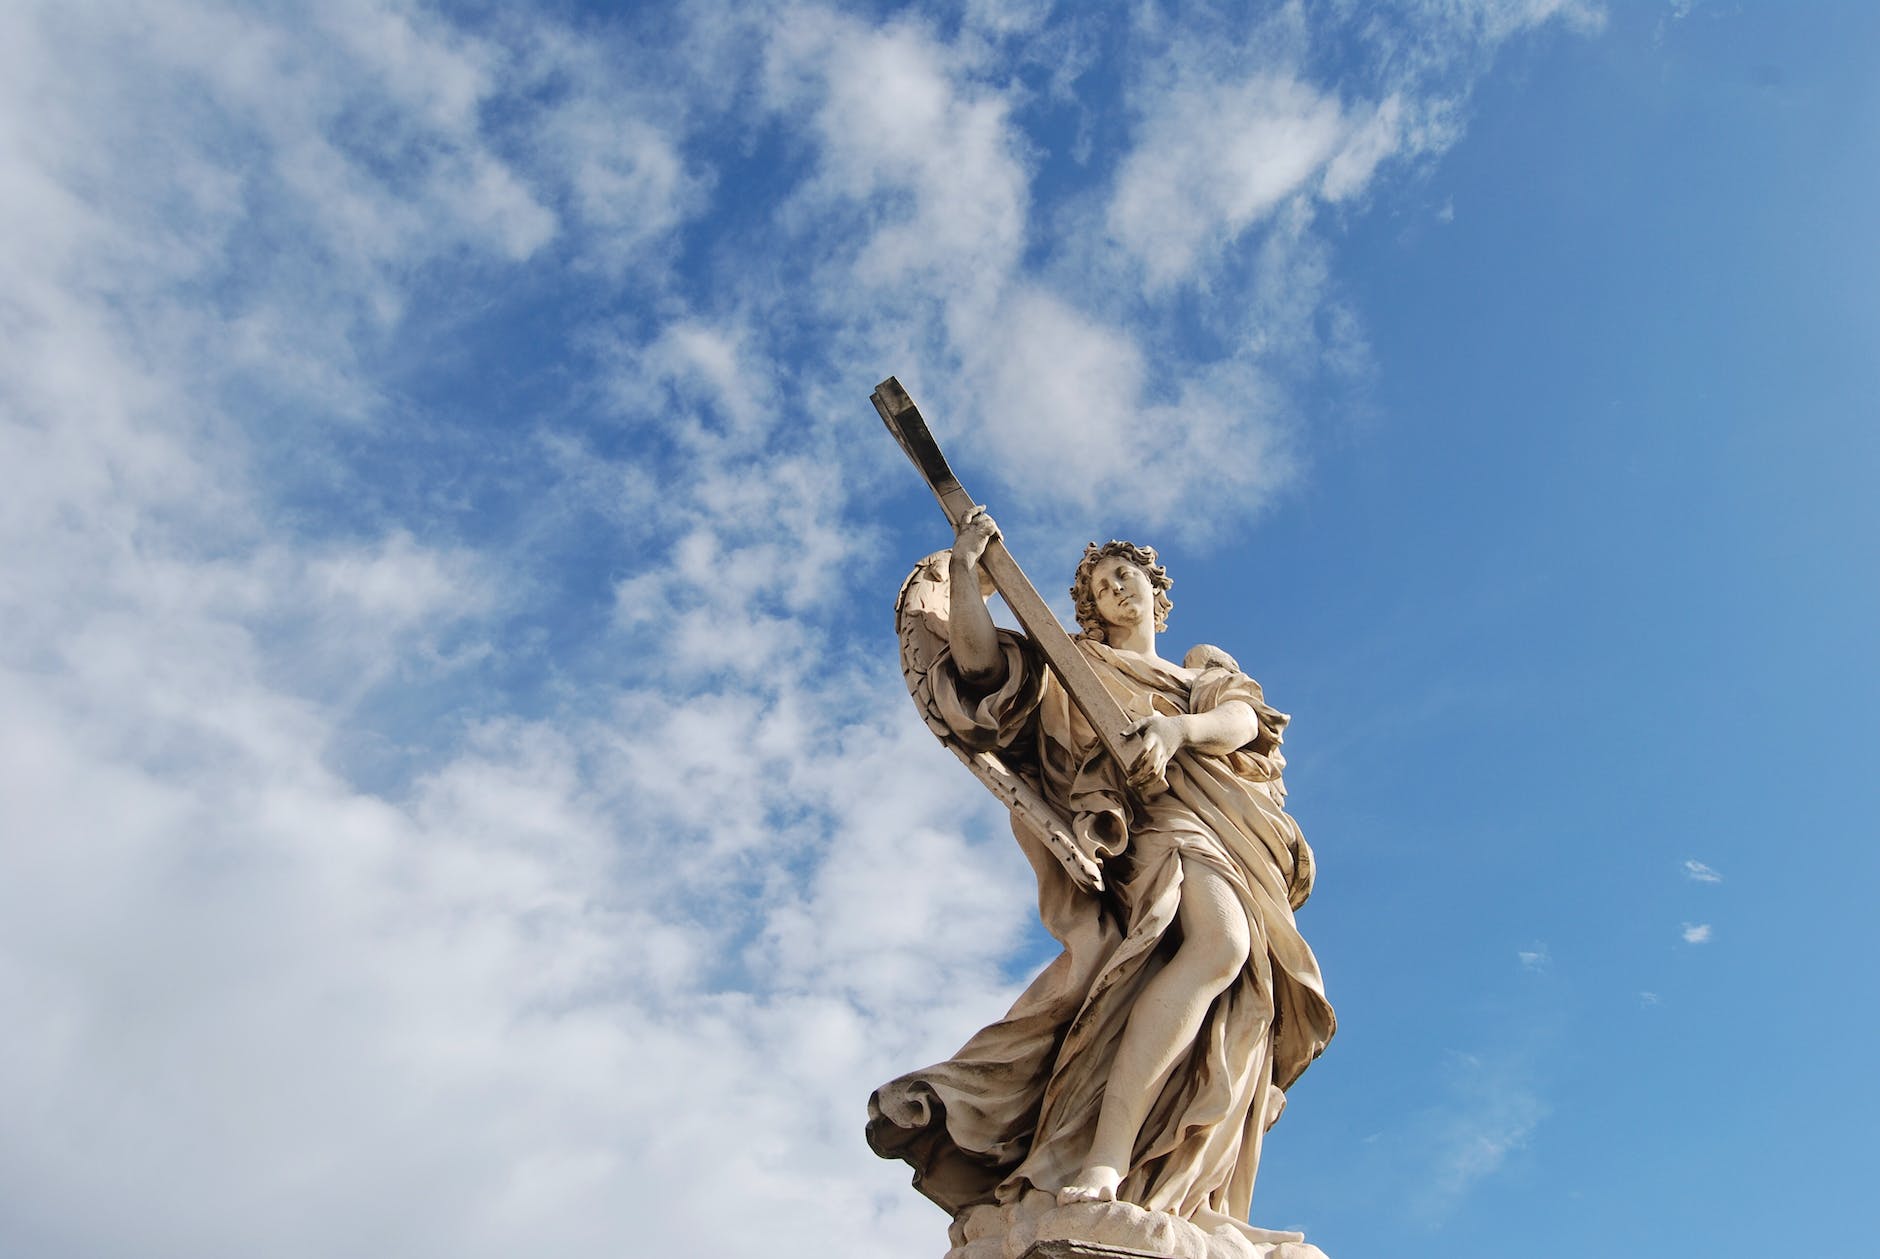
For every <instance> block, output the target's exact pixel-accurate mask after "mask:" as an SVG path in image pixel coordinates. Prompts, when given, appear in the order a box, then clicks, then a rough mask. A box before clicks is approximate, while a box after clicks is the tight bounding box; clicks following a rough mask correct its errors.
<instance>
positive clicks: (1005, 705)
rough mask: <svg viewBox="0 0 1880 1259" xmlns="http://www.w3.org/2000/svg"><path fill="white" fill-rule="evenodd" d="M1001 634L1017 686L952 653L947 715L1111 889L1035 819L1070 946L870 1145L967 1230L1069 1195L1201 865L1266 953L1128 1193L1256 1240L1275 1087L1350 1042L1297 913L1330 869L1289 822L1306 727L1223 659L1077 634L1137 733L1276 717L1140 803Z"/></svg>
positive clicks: (1030, 652) (946, 672)
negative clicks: (1289, 741) (1098, 862)
mask: <svg viewBox="0 0 1880 1259" xmlns="http://www.w3.org/2000/svg"><path fill="white" fill-rule="evenodd" d="M1000 637H1001V648H1002V650H1003V651H1004V653H1005V658H1006V663H1007V676H1006V680H1005V682H1004V684H1003V685H1002V686H1001V687H999V688H998V689H997V690H996V691H994V692H992V693H991V694H980V693H977V692H974V691H973V690H971V689H970V688H968V687H967V686H966V685H965V684H964V683H962V682H961V680H960V678H959V675H958V673H957V671H956V670H955V669H954V668H953V666H952V662H951V660H950V658H949V657H948V655H947V654H946V653H945V652H944V651H942V653H941V655H940V658H939V659H938V661H937V662H936V664H935V667H934V668H933V670H932V672H931V674H930V676H929V682H930V684H931V686H932V701H933V708H934V709H935V710H936V711H937V712H938V713H939V714H940V715H941V717H942V718H943V719H944V721H945V724H946V726H947V727H948V728H949V729H950V730H952V732H953V733H954V735H955V736H956V737H957V738H958V739H959V740H961V741H962V742H963V743H965V744H966V745H968V746H969V747H973V748H977V749H997V750H1000V751H1001V752H1002V754H1003V755H1004V756H1005V757H1006V759H1007V761H1008V763H1011V764H1012V765H1013V766H1014V768H1017V769H1019V770H1020V771H1021V772H1023V773H1024V774H1025V775H1026V776H1027V777H1028V778H1032V779H1033V781H1034V784H1035V785H1036V786H1037V787H1038V788H1039V789H1040V790H1041V791H1042V793H1043V795H1044V796H1045V798H1046V799H1047V800H1048V801H1049V802H1050V803H1051V804H1052V805H1053V806H1055V807H1056V808H1057V810H1058V811H1059V812H1060V813H1061V814H1062V816H1063V817H1064V819H1065V820H1066V821H1068V822H1069V823H1070V824H1071V826H1072V830H1073V833H1074V834H1075V835H1076V836H1077V837H1078V839H1079V841H1080V843H1081V844H1082V845H1084V846H1086V847H1087V849H1088V850H1089V851H1091V852H1092V853H1093V854H1094V855H1098V856H1100V857H1101V858H1102V859H1103V865H1104V879H1105V888H1104V890H1103V891H1102V892H1101V893H1096V894H1093V893H1090V892H1086V891H1082V890H1080V889H1079V888H1078V887H1077V886H1076V884H1075V883H1074V882H1073V881H1072V880H1071V878H1070V876H1069V875H1068V874H1066V872H1065V871H1064V869H1063V868H1062V867H1061V866H1060V865H1059V863H1058V861H1057V860H1056V858H1055V857H1054V856H1052V854H1051V853H1050V851H1049V849H1048V848H1047V847H1046V845H1045V843H1044V841H1043V839H1042V837H1041V836H1039V835H1037V834H1036V833H1034V832H1032V831H1031V830H1030V828H1028V827H1026V826H1024V825H1022V824H1021V823H1020V822H1019V821H1018V820H1017V818H1016V816H1015V819H1014V827H1013V829H1014V833H1015V834H1016V835H1017V837H1018V840H1019V843H1020V845H1021V846H1022V847H1023V848H1024V850H1025V852H1026V855H1027V856H1028V857H1029V858H1030V860H1031V863H1032V867H1033V869H1034V871H1035V872H1036V874H1037V876H1038V889H1039V912H1040V915H1041V917H1042V918H1043V920H1044V924H1045V926H1046V928H1047V929H1048V930H1049V931H1050V932H1051V933H1052V934H1053V935H1054V936H1055V937H1057V939H1058V941H1059V942H1060V943H1061V944H1062V945H1063V946H1064V948H1063V952H1062V953H1060V954H1059V956H1058V957H1057V958H1056V959H1055V960H1053V961H1052V962H1051V964H1050V965H1049V966H1047V967H1046V968H1045V969H1044V971H1043V972H1042V973H1041V974H1040V975H1039V976H1038V977H1037V978H1036V979H1035V980H1034V981H1033V982H1032V983H1031V985H1030V986H1029V987H1028V988H1027V989H1026V990H1025V992H1024V993H1023V995H1021V996H1020V997H1019V999H1018V1001H1017V1002H1016V1003H1015V1004H1014V1005H1013V1006H1012V1008H1011V1010H1010V1011H1009V1012H1008V1013H1007V1014H1006V1016H1005V1017H1004V1018H1003V1019H1001V1020H999V1021H998V1022H997V1023H994V1024H993V1025H992V1026H990V1027H988V1028H986V1029H985V1030H983V1031H981V1032H980V1033H978V1034H977V1035H975V1036H974V1037H972V1038H971V1039H970V1040H969V1041H967V1043H966V1044H965V1045H964V1046H963V1047H962V1048H961V1049H960V1050H959V1052H958V1053H956V1054H955V1055H954V1056H953V1057H952V1058H951V1059H949V1060H948V1061H946V1062H943V1063H939V1064H937V1065H935V1066H932V1067H928V1068H925V1069H923V1070H920V1071H915V1072H912V1073H910V1074H908V1075H905V1076H902V1077H901V1078H900V1079H897V1080H895V1081H893V1082H891V1083H889V1084H887V1085H884V1086H883V1087H882V1088H880V1089H878V1090H877V1091H876V1092H875V1094H874V1096H873V1097H871V1098H870V1099H869V1127H868V1137H869V1142H870V1144H871V1145H872V1146H873V1147H874V1149H875V1150H876V1152H877V1153H879V1154H881V1155H883V1156H884V1157H898V1158H903V1159H906V1160H907V1161H908V1162H909V1163H910V1164H912V1165H913V1167H914V1183H915V1185H916V1186H917V1187H918V1188H919V1189H920V1190H921V1192H923V1193H925V1194H926V1195H927V1196H928V1197H929V1198H931V1199H933V1200H934V1201H935V1202H937V1203H939V1204H940V1205H941V1206H943V1207H945V1208H946V1209H947V1210H949V1211H951V1212H954V1213H956V1214H957V1213H958V1212H959V1211H961V1210H963V1209H964V1208H965V1207H968V1206H971V1205H973V1204H975V1203H980V1202H994V1201H998V1202H1009V1201H1012V1200H1015V1199H1016V1198H1017V1197H1019V1196H1020V1195H1022V1194H1023V1193H1024V1192H1025V1191H1026V1190H1027V1189H1033V1188H1035V1189H1040V1190H1044V1191H1047V1192H1052V1193H1055V1192H1056V1191H1057V1190H1058V1189H1059V1188H1061V1187H1063V1186H1064V1185H1065V1184H1067V1183H1069V1182H1070V1181H1071V1180H1072V1178H1073V1177H1074V1176H1075V1175H1076V1173H1077V1172H1078V1171H1079V1170H1080V1168H1081V1167H1082V1164H1083V1162H1084V1160H1085V1159H1086V1158H1087V1157H1088V1156H1089V1153H1090V1146H1091V1141H1092V1138H1093V1137H1094V1135H1095V1130H1096V1123H1097V1114H1098V1111H1099V1109H1100V1107H1101V1105H1102V1101H1103V1090H1104V1087H1105V1084H1106V1082H1107V1080H1108V1077H1109V1074H1110V1067H1111V1064H1112V1062H1113V1061H1114V1059H1115V1055H1116V1050H1117V1046H1118V1043H1119V1042H1120V1040H1121V1037H1122V1033H1123V1029H1124V1027H1125V1025H1126V1024H1127V1021H1128V1018H1129V1014H1130V1011H1131V1009H1132V1007H1133V1005H1134V1003H1135V999H1136V997H1137V995H1138V994H1139V993H1140V992H1141V991H1142V989H1143V987H1144V985H1145V984H1147V982H1148V981H1149V980H1150V979H1151V978H1152V977H1153V976H1154V975H1155V974H1156V973H1157V972H1159V971H1160V969H1161V968H1162V966H1163V965H1165V964H1166V962H1167V960H1168V959H1169V957H1171V956H1172V955H1173V953H1174V950H1175V948H1176V947H1177V946H1178V945H1179V941H1180V934H1181V932H1180V927H1179V926H1178V924H1177V918H1176V911H1177V907H1178V905H1179V903H1180V896H1181V883H1182V863H1183V861H1184V860H1187V861H1199V862H1203V863H1205V864H1206V865H1207V866H1208V867H1210V868H1211V869H1213V870H1215V871H1217V872H1218V873H1219V874H1220V875H1221V876H1222V877H1224V878H1225V879H1226V881H1227V882H1228V884H1229V885H1230V886H1231V887H1232V888H1233V890H1234V894H1235V896H1236V897H1237V899H1238V900H1239V902H1240V905H1241V907H1242V908H1243V910H1244V911H1245V912H1246V915H1247V926H1248V929H1249V935H1250V937H1251V940H1252V947H1251V949H1250V951H1249V957H1248V960H1247V963H1246V965H1245V966H1244V967H1243V968H1242V970H1241V973H1240V975H1239V976H1238V977H1237V978H1236V979H1235V980H1234V981H1233V982H1232V983H1231V984H1230V985H1229V986H1228V988H1227V989H1226V990H1225V991H1224V992H1223V993H1222V994H1221V995H1220V996H1219V997H1217V998H1216V999H1215V1001H1214V1003H1213V1005H1212V1007H1211V1008H1210V1009H1209V1011H1208V1013H1207V1015H1206V1017H1205V1019H1204V1021H1203V1023H1202V1026H1201V1030H1200V1032H1199V1034H1198V1035H1197V1036H1196V1038H1195V1041H1194V1044H1193V1046H1192V1047H1191V1048H1190V1049H1189V1050H1188V1051H1187V1052H1186V1053H1185V1054H1184V1055H1183V1056H1181V1057H1180V1058H1179V1059H1178V1060H1177V1062H1176V1065H1175V1068H1174V1070H1173V1072H1172V1073H1171V1074H1170V1076H1169V1078H1168V1080H1167V1081H1166V1082H1165V1083H1164V1084H1163V1086H1162V1087H1161V1089H1160V1091H1159V1093H1158V1095H1157V1096H1156V1098H1155V1100H1154V1102H1153V1104H1152V1105H1151V1106H1150V1108H1149V1111H1148V1116H1147V1118H1146V1120H1145V1121H1144V1123H1143V1127H1142V1131H1141V1134H1140V1135H1139V1137H1138V1138H1137V1141H1136V1146H1135V1150H1134V1153H1133V1156H1132V1158H1131V1159H1130V1165H1129V1168H1128V1169H1127V1173H1126V1175H1125V1177H1124V1180H1123V1183H1122V1185H1121V1187H1120V1189H1119V1191H1118V1195H1117V1196H1118V1197H1119V1198H1121V1199H1122V1200H1123V1201H1126V1202H1132V1203H1135V1204H1136V1205H1138V1206H1141V1207H1144V1208H1147V1209H1150V1210H1160V1211H1167V1212H1170V1213H1171V1214H1174V1215H1176V1216H1179V1217H1181V1218H1183V1219H1188V1220H1192V1221H1194V1222H1196V1223H1197V1224H1201V1225H1203V1226H1204V1227H1209V1228H1212V1227H1216V1226H1218V1225H1219V1224H1221V1223H1223V1222H1231V1223H1233V1224H1236V1225H1241V1226H1244V1224H1245V1221H1246V1218H1247V1212H1248V1208H1249V1204H1250V1202H1251V1199H1252V1195H1253V1181H1254V1173H1255V1171H1256V1170H1257V1168H1258V1164H1259V1157H1260V1143H1261V1138H1262V1135H1263V1133H1264V1132H1265V1129H1266V1127H1267V1126H1268V1122H1269V1120H1268V1116H1270V1115H1273V1114H1275V1113H1276V1112H1277V1108H1278V1104H1279V1101H1280V1099H1277V1098H1272V1097H1271V1096H1270V1092H1271V1090H1273V1089H1280V1090H1283V1089H1285V1088H1287V1087H1289V1086H1290V1085H1291V1084H1292V1082H1293V1081H1294V1080H1295V1079H1297V1078H1298V1076H1299V1074H1300V1073H1301V1072H1302V1071H1304V1070H1305V1068H1306V1066H1307V1064H1308V1063H1310V1062H1311V1061H1312V1059H1314V1058H1315V1057H1317V1056H1318V1055H1319V1053H1320V1052H1321V1051H1322V1050H1323V1049H1324V1048H1325V1045H1326V1042H1327V1041H1328V1040H1329V1039H1330V1038H1331V1035H1332V1031H1333V1028H1334V1026H1335V1021H1334V1018H1333V1015H1332V1008H1331V1005H1330V1004H1329V1003H1328V1002H1327V1000H1326V998H1325V993H1324V986H1323V982H1322V980H1321V978H1320V975H1319V968H1318V963H1317V961H1316V959H1314V957H1313V955H1312V951H1311V949H1310V948H1309V947H1307V945H1306V942H1305V940H1304V939H1303V938H1302V937H1301V936H1300V934H1299V930H1298V928H1297V926H1296V924H1295V922H1294V917H1293V911H1294V910H1295V909H1297V908H1298V906H1299V905H1300V904H1302V903H1303V902H1304V900H1305V898H1306V896H1307V894H1308V893H1309V892H1310V890H1311V883H1312V856H1311V850H1310V849H1309V848H1308V847H1307V846H1306V842H1305V839H1304V837H1303V836H1302V835H1301V834H1300V831H1299V827H1298V826H1297V824H1296V823H1294V821H1293V819H1292V818H1291V817H1290V816H1289V815H1288V814H1287V813H1286V812H1285V810H1284V809H1283V807H1282V804H1283V802H1284V799H1285V789H1284V786H1283V784H1282V780H1281V777H1280V772H1281V770H1282V768H1283V767H1284V764H1285V762H1284V759H1283V758H1282V757H1281V756H1280V753H1279V745H1280V740H1281V733H1282V731H1283V730H1284V728H1285V725H1286V722H1287V717H1286V715H1285V714H1283V713H1280V712H1278V711H1277V710H1275V709H1273V708H1272V707H1270V706H1269V705H1268V704H1267V703H1266V701H1265V699H1264V697H1263V696H1262V694H1261V691H1260V687H1259V685H1258V684H1257V683H1256V682H1254V681H1253V680H1252V679H1251V678H1249V677H1247V676H1246V675H1245V674H1243V673H1241V672H1240V671H1239V670H1238V668H1237V667H1234V666H1233V665H1232V662H1231V659H1230V658H1228V657H1227V656H1226V654H1225V653H1223V652H1220V651H1218V650H1217V649H1212V648H1197V649H1196V650H1195V651H1194V652H1191V653H1190V655H1189V660H1191V661H1193V660H1197V659H1199V660H1200V662H1201V667H1199V668H1195V669H1189V668H1181V667H1177V666H1175V665H1172V664H1169V663H1167V662H1164V661H1155V660H1147V659H1144V658H1142V657H1140V656H1137V655H1135V654H1133V653H1124V652H1117V651H1114V650H1112V649H1111V648H1109V647H1107V646H1105V645H1103V644H1101V643H1097V642H1093V641H1091V640H1089V639H1080V640H1078V646H1079V648H1080V649H1081V651H1082V652H1083V654H1084V656H1085V658H1086V659H1087V660H1088V661H1089V663H1090V665H1091V667H1092V668H1093V669H1094V670H1095V671H1096V673H1097V675H1098V677H1099V678H1101V679H1102V681H1103V683H1104V685H1105V686H1106V687H1107V688H1108V689H1109V690H1110V692H1111V693H1112V694H1113V695H1115V696H1116V698H1117V700H1118V701H1119V702H1120V703H1121V704H1122V706H1123V708H1124V709H1125V711H1126V712H1128V713H1129V715H1130V716H1132V717H1146V716H1148V715H1150V714H1151V713H1162V714H1165V715H1179V714H1184V713H1203V712H1207V711H1209V710H1211V709H1214V708H1216V707H1218V706H1220V705H1221V704H1225V703H1228V702H1230V701H1233V700H1240V701H1243V702H1245V703H1247V704H1248V705H1250V706H1251V707H1252V709H1253V711H1254V713H1255V714H1256V715H1257V716H1258V718H1259V733H1258V735H1257V736H1256V737H1255V738H1254V739H1253V741H1252V742H1251V743H1249V744H1248V745H1246V746H1245V747H1242V748H1240V749H1238V750H1236V751H1234V752H1231V753H1229V754H1227V755H1225V756H1215V755H1210V754H1207V753H1202V752H1198V751H1195V750H1194V749H1183V750H1182V751H1180V752H1178V753H1176V755H1175V756H1174V757H1173V758H1172V759H1171V760H1170V762H1169V765H1168V769H1167V773H1166V778H1167V782H1168V790H1167V791H1166V792H1165V793H1163V794H1161V795H1159V796H1157V797H1155V798H1154V799H1152V800H1149V801H1147V802H1144V801H1140V800H1137V799H1136V798H1135V797H1134V796H1133V795H1132V793H1131V792H1130V791H1129V790H1128V788H1127V786H1126V784H1125V780H1124V776H1123V774H1122V773H1121V771H1120V770H1119V769H1118V767H1117V766H1116V764H1115V763H1114V761H1113V760H1112V759H1111V758H1110V757H1109V756H1108V755H1107V754H1106V753H1105V752H1104V751H1103V750H1102V747H1101V744H1100V743H1099V742H1098V740H1097V738H1096V736H1095V734H1094V732H1093V731H1092V730H1091V728H1090V726H1089V724H1088V723H1087V722H1086V721H1085V720H1084V717H1083V714H1082V713H1081V712H1079V711H1078V709H1077V708H1076V706H1075V705H1073V704H1072V703H1071V702H1070V699H1069V696H1068V695H1067V694H1066V692H1065V691H1064V689H1063V687H1062V686H1061V685H1060V684H1059V683H1058V681H1057V679H1056V677H1055V676H1054V675H1052V674H1051V673H1050V671H1049V670H1048V669H1046V668H1045V667H1044V666H1043V662H1042V660H1041V659H1040V658H1039V657H1038V656H1037V655H1036V653H1035V651H1034V649H1032V648H1031V646H1030V644H1029V643H1028V642H1027V641H1026V640H1025V639H1023V638H1022V637H1021V636H1019V635H1016V634H1013V633H1011V632H1010V631H1001V632H1000Z"/></svg>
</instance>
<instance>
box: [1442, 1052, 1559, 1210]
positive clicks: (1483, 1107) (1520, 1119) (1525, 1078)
mask: <svg viewBox="0 0 1880 1259" xmlns="http://www.w3.org/2000/svg"><path fill="white" fill-rule="evenodd" d="M1453 1065H1454V1069H1453V1072H1452V1075H1453V1080H1452V1086H1451V1089H1450V1094H1451V1096H1450V1101H1451V1102H1452V1106H1451V1108H1450V1109H1448V1110H1447V1111H1446V1112H1445V1113H1444V1114H1443V1116H1442V1117H1441V1119H1440V1120H1438V1121H1435V1122H1434V1123H1433V1124H1432V1126H1431V1129H1430V1131H1429V1132H1428V1133H1427V1134H1426V1135H1425V1136H1424V1137H1423V1138H1421V1140H1422V1141H1423V1143H1424V1150H1423V1152H1424V1156H1425V1162H1424V1163H1423V1164H1422V1166H1423V1167H1424V1168H1425V1170H1426V1173H1427V1180H1426V1181H1425V1183H1423V1184H1422V1185H1421V1186H1420V1187H1419V1188H1418V1190H1417V1191H1416V1196H1415V1199H1414V1201H1413V1204H1412V1208H1411V1209H1412V1213H1413V1214H1414V1215H1415V1216H1416V1217H1418V1218H1419V1219H1421V1220H1422V1221H1423V1222H1424V1223H1425V1224H1427V1225H1435V1224H1439V1223H1440V1222H1441V1221H1442V1220H1444V1219H1446V1218H1447V1217H1448V1216H1449V1215H1450V1213H1451V1212H1453V1211H1454V1210H1455V1209H1456V1208H1457V1207H1458V1206H1459V1205H1460V1204H1461V1202H1462V1200H1463V1199H1464V1198H1465V1197H1467V1196H1468V1194H1469V1193H1470V1192H1471V1191H1472V1190H1473V1189H1474V1188H1475V1186H1476V1185H1478V1184H1479V1183H1481V1182H1482V1181H1483V1180H1486V1179H1488V1178H1489V1177H1491V1176H1493V1175H1495V1174H1496V1173H1497V1172H1499V1171H1500V1170H1501V1169H1502V1168H1503V1167H1504V1166H1505V1165H1506V1164H1507V1162H1508V1160H1509V1159H1510V1158H1511V1157H1513V1156H1514V1155H1515V1154H1516V1153H1517V1152H1518V1151H1520V1150H1522V1149H1524V1148H1526V1146H1527V1143H1528V1140H1529V1138H1530V1137H1532V1136H1533V1134H1534V1131H1535V1129H1536V1128H1537V1127H1539V1126H1540V1124H1541V1122H1542V1121H1543V1120H1544V1119H1546V1117H1547V1114H1548V1111H1549V1107H1548V1105H1547V1103H1546V1102H1545V1101H1544V1100H1543V1099H1542V1097H1541V1095H1540V1093H1539V1091H1538V1089H1537V1088H1536V1087H1535V1085H1534V1082H1533V1080H1532V1079H1531V1077H1530V1074H1529V1072H1528V1070H1527V1068H1526V1066H1525V1064H1524V1061H1523V1060H1522V1059H1519V1058H1516V1057H1507V1056H1496V1057H1493V1058H1483V1057H1479V1056H1476V1055H1470V1054H1458V1055H1455V1058H1454V1064H1453Z"/></svg>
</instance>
